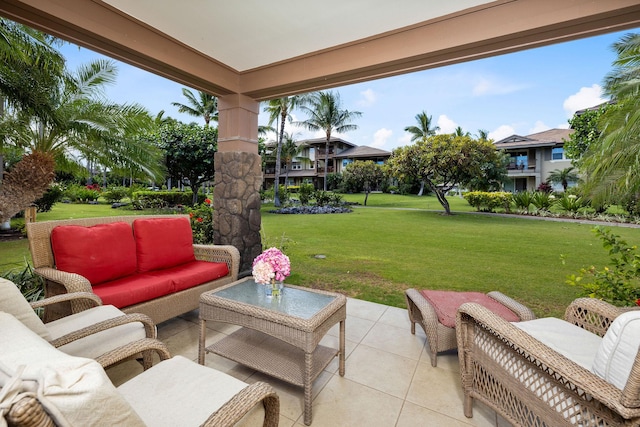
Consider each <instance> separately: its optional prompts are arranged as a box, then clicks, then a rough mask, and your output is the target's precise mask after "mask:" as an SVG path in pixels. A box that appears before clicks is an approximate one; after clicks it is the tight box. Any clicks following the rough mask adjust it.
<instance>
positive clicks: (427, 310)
mask: <svg viewBox="0 0 640 427" xmlns="http://www.w3.org/2000/svg"><path fill="white" fill-rule="evenodd" d="M406 295H407V297H409V298H410V299H411V302H412V303H413V304H414V305H415V306H416V308H417V309H418V310H419V311H420V314H421V315H422V318H423V319H424V323H426V324H428V325H435V324H437V323H438V313H436V310H435V309H434V308H433V306H432V305H431V304H430V303H429V302H427V299H426V298H425V297H423V296H422V294H421V293H420V291H417V290H415V289H407V291H406Z"/></svg>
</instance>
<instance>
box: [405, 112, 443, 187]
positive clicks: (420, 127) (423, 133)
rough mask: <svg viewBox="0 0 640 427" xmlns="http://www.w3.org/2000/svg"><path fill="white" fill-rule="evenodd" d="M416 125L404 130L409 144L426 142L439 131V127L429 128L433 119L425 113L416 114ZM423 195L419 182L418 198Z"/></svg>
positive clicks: (421, 185)
mask: <svg viewBox="0 0 640 427" xmlns="http://www.w3.org/2000/svg"><path fill="white" fill-rule="evenodd" d="M415 119H416V122H417V126H416V125H412V126H407V127H405V128H404V131H405V132H409V133H410V134H411V142H416V141H426V140H427V138H428V137H430V136H431V135H435V134H436V132H437V131H439V130H440V126H433V127H432V126H431V123H432V120H433V118H432V117H431V116H428V115H427V113H426V111H424V110H423V111H422V112H420V113H418V114H416V117H415ZM423 194H424V181H422V180H421V181H420V190H419V191H418V196H422V195H423Z"/></svg>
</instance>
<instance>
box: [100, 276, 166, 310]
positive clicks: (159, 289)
mask: <svg viewBox="0 0 640 427" xmlns="http://www.w3.org/2000/svg"><path fill="white" fill-rule="evenodd" d="M173 291H174V287H173V282H172V280H171V276H169V275H165V276H156V275H153V274H151V273H142V274H135V275H133V276H129V277H124V278H121V279H117V280H113V281H111V282H107V283H103V284H101V285H98V286H94V287H93V293H95V294H96V295H98V296H99V297H100V298H101V299H102V304H104V305H109V304H110V305H114V306H116V307H118V308H124V307H128V306H130V305H133V304H138V303H140V302H144V301H149V300H152V299H154V298H159V297H161V296H164V295H168V294H170V293H172V292H173Z"/></svg>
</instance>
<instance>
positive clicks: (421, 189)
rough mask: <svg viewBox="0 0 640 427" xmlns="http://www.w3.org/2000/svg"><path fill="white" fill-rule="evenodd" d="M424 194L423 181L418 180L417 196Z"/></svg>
mask: <svg viewBox="0 0 640 427" xmlns="http://www.w3.org/2000/svg"><path fill="white" fill-rule="evenodd" d="M423 194H424V181H420V191H418V196H422V195H423Z"/></svg>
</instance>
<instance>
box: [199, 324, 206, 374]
mask: <svg viewBox="0 0 640 427" xmlns="http://www.w3.org/2000/svg"><path fill="white" fill-rule="evenodd" d="M206 335H207V321H206V320H204V319H200V339H199V340H198V363H199V364H201V365H204V346H205V342H204V338H205V336H206Z"/></svg>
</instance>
